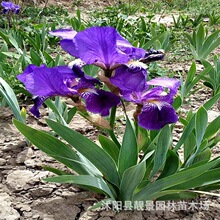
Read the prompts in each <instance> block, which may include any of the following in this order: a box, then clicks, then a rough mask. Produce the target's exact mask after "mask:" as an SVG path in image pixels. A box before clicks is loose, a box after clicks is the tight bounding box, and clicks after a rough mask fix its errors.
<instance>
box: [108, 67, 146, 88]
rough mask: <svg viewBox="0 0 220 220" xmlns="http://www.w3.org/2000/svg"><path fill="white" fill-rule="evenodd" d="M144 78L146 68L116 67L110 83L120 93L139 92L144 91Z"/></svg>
mask: <svg viewBox="0 0 220 220" xmlns="http://www.w3.org/2000/svg"><path fill="white" fill-rule="evenodd" d="M146 78H147V71H146V68H143V67H142V66H138V65H133V64H130V65H123V66H121V67H118V68H117V69H116V70H115V75H114V76H113V77H111V78H110V81H111V83H112V84H113V85H115V86H117V87H118V88H119V89H120V90H121V91H122V92H125V91H131V92H139V91H143V90H144V89H145V85H146Z"/></svg>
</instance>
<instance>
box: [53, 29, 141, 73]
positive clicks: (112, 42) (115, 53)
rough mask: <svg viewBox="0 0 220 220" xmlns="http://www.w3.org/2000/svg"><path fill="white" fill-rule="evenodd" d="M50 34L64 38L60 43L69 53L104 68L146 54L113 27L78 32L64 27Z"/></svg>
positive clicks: (124, 62)
mask: <svg viewBox="0 0 220 220" xmlns="http://www.w3.org/2000/svg"><path fill="white" fill-rule="evenodd" d="M50 34H52V35H55V36H59V37H61V38H62V40H61V41H60V45H61V47H62V48H63V49H64V50H65V51H67V52H68V53H69V54H71V55H72V56H74V57H76V58H80V59H81V60H83V61H84V62H85V63H86V64H94V65H97V66H99V67H101V68H102V69H104V70H108V69H110V70H112V69H114V68H116V67H117V66H118V65H121V64H126V63H127V62H128V61H129V60H131V59H134V58H135V59H140V58H141V57H144V55H145V50H144V49H141V48H136V47H133V46H132V45H131V44H130V43H129V42H128V41H127V40H125V39H124V38H123V37H122V36H121V35H120V34H119V33H118V32H117V31H116V30H115V29H114V28H112V27H91V28H87V29H85V30H83V31H80V32H78V33H77V34H75V32H74V31H73V30H70V29H67V30H66V29H64V30H56V31H52V32H50ZM71 36H72V40H71V39H70V38H71Z"/></svg>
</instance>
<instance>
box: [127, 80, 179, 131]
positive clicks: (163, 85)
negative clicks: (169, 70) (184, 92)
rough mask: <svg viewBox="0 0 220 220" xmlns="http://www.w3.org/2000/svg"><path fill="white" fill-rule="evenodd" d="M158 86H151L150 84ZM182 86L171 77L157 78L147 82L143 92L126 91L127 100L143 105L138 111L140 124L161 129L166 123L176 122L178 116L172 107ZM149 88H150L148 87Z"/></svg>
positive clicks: (147, 127)
mask: <svg viewBox="0 0 220 220" xmlns="http://www.w3.org/2000/svg"><path fill="white" fill-rule="evenodd" d="M152 85H154V86H156V87H153V88H150V86H152ZM179 86H180V81H179V80H176V79H169V78H156V79H152V80H150V81H148V82H147V83H146V90H144V91H142V92H126V91H125V92H124V94H123V96H124V98H125V99H126V100H127V101H132V102H135V103H136V104H138V106H139V107H141V111H140V112H138V117H137V119H138V124H139V125H140V126H141V127H143V128H145V129H149V130H159V129H161V128H162V127H163V126H164V125H166V124H170V123H175V122H176V121H177V120H178V116H177V114H176V112H175V109H174V108H173V107H172V103H173V96H174V95H175V94H176V92H177V89H178V88H179ZM147 88H148V89H147Z"/></svg>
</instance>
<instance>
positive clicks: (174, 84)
mask: <svg viewBox="0 0 220 220" xmlns="http://www.w3.org/2000/svg"><path fill="white" fill-rule="evenodd" d="M147 84H148V85H153V86H162V87H164V88H168V89H170V91H171V92H172V94H173V93H176V92H177V90H178V88H179V86H180V81H179V80H178V79H174V78H162V77H158V78H154V79H151V80H149V81H148V82H147Z"/></svg>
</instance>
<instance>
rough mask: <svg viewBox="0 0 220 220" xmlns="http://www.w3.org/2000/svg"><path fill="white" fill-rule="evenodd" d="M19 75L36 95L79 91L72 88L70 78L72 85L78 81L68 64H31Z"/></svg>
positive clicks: (68, 93)
mask: <svg viewBox="0 0 220 220" xmlns="http://www.w3.org/2000/svg"><path fill="white" fill-rule="evenodd" d="M29 71H30V72H29ZM17 77H18V79H19V80H20V81H21V82H23V83H24V84H25V87H26V89H27V90H28V91H29V92H30V93H32V94H33V95H35V96H46V97H47V96H56V95H60V96H71V95H73V94H76V93H77V91H76V90H74V89H71V87H72V86H71V83H70V80H72V81H73V84H72V85H75V84H76V83H77V82H75V81H74V80H75V77H74V75H73V71H72V70H71V69H69V68H68V67H66V66H63V67H51V68H48V67H45V66H44V67H38V68H35V67H34V66H29V67H28V68H27V69H25V71H24V73H23V74H20V75H18V76H17Z"/></svg>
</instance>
